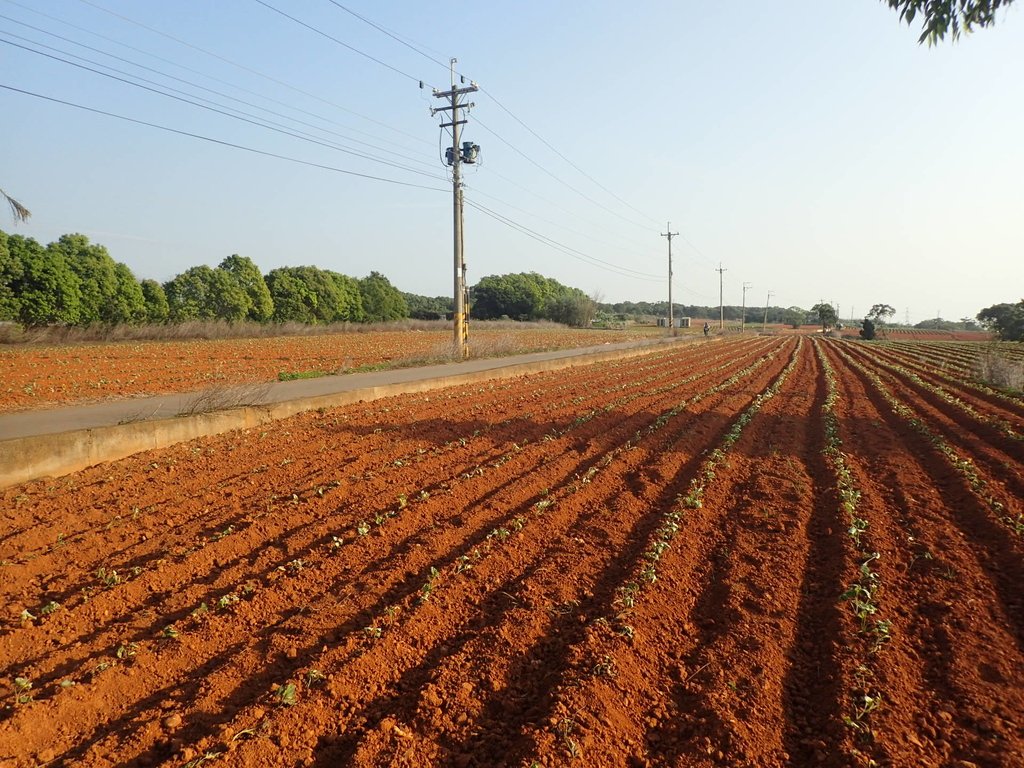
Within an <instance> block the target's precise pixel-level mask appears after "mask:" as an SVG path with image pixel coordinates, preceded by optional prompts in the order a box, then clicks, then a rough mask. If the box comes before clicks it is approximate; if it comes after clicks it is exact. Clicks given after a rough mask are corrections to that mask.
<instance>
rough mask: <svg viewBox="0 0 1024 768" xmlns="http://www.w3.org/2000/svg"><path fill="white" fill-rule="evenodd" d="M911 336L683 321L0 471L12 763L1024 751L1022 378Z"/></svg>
mask: <svg viewBox="0 0 1024 768" xmlns="http://www.w3.org/2000/svg"><path fill="white" fill-rule="evenodd" d="M924 351H927V352H928V354H927V355H925V354H923V352H924ZM953 351H954V352H955V351H956V350H953ZM912 352H913V349H912V348H911V347H905V346H904V345H898V346H893V347H892V348H888V347H881V346H877V345H870V346H869V345H862V344H859V343H850V342H842V341H838V340H828V339H812V338H799V337H748V338H730V339H726V340H723V341H718V342H714V343H707V344H704V343H696V344H688V345H683V346H680V347H675V348H670V349H660V350H658V351H654V352H652V353H651V354H649V355H646V356H642V357H639V358H631V359H629V360H623V361H613V362H605V363H600V364H594V365H590V366H583V367H579V368H575V369H571V370H569V371H559V372H553V373H544V374H536V375H531V376H524V377H520V378H517V379H509V380H502V381H500V382H494V383H491V384H475V385H472V386H465V387H456V388H451V389H446V390H440V391H435V392H431V393H429V394H419V395H405V396H400V397H394V398H388V399H383V400H378V401H375V402H371V403H362V404H357V405H352V406H346V407H342V408H337V409H326V410H322V411H319V412H311V413H308V414H304V415H301V416H296V417H293V418H290V419H287V420H283V421H280V422H277V423H276V424H275V425H274V426H272V427H270V428H267V429H265V430H252V431H239V432H234V433H229V434H225V435H222V436H219V437H216V438H204V439H201V440H197V441H194V442H190V443H186V444H181V445H178V446H174V447H172V448H168V449H164V450H158V451H151V452H147V453H144V454H139V455H137V456H135V457H132V458H130V459H126V460H122V461H118V462H112V463H108V464H104V465H101V466H97V467H94V468H92V469H90V470H87V471H84V472H80V473H76V474H74V475H69V476H67V477H63V478H59V479H47V480H41V481H37V482H33V483H29V484H25V485H22V486H19V487H15V488H10V489H7V490H5V491H2V492H0V574H2V578H0V591H2V596H3V604H4V606H5V609H4V614H3V616H2V625H0V666H2V668H3V678H4V685H5V686H6V689H7V690H6V692H5V693H4V694H3V698H2V700H0V764H3V765H5V766H8V765H9V766H15V767H19V768H20V767H21V766H34V765H40V764H53V765H67V766H88V767H92V766H119V767H121V766H124V767H127V766H157V765H161V766H163V765H166V766H189V768H196V767H197V766H199V765H209V766H221V765H223V766H251V765H267V766H349V765H351V766H361V767H362V766H365V767H367V768H368V767H369V766H424V765H444V766H448V765H451V766H512V767H514V768H520V767H523V768H525V767H527V766H535V765H536V766H563V765H587V766H655V765H658V766H660V765H682V766H790V765H796V766H804V765H814V766H818V765H821V766H867V765H878V766H959V767H960V768H971V766H1020V765H1021V756H1022V755H1024V590H1022V589H1021V588H1020V585H1021V584H1022V583H1024V557H1022V555H1024V544H1022V539H1021V537H1022V534H1024V517H1022V514H1024V502H1022V499H1024V476H1022V469H1024V442H1022V435H1024V404H1022V403H1021V401H1020V400H1019V399H1016V398H1014V397H1012V396H1009V395H1006V394H1005V393H1001V392H998V391H995V390H991V389H988V388H986V387H983V386H980V385H974V384H970V383H968V382H966V381H963V380H961V379H959V378H957V377H956V376H955V375H954V374H953V373H950V370H951V369H954V370H955V366H945V365H941V364H939V362H941V357H942V355H943V354H945V353H944V352H943V351H942V350H938V351H936V350H934V349H929V350H925V349H924V348H923V347H922V355H921V356H917V355H914V354H912ZM935 360H938V361H939V362H935Z"/></svg>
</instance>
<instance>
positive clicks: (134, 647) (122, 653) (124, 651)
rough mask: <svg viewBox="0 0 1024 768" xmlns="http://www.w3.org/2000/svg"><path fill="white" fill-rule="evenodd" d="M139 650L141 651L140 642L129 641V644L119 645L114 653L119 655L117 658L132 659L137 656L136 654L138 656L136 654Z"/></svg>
mask: <svg viewBox="0 0 1024 768" xmlns="http://www.w3.org/2000/svg"><path fill="white" fill-rule="evenodd" d="M138 652H139V644H138V643H128V644H127V645H125V644H121V645H119V646H118V647H117V650H116V651H115V652H114V655H115V656H117V658H118V659H120V660H121V661H131V660H132V659H134V658H135V656H136V654H137V653H138Z"/></svg>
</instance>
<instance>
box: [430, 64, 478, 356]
mask: <svg viewBox="0 0 1024 768" xmlns="http://www.w3.org/2000/svg"><path fill="white" fill-rule="evenodd" d="M457 61H458V60H457V59H452V60H451V61H450V65H451V80H452V87H451V90H448V91H439V90H437V89H436V88H435V89H434V98H437V99H448V101H449V106H447V107H437V108H433V107H432V108H431V109H430V114H431V116H433V115H436V114H437V113H438V112H449V111H450V112H451V122H448V123H441V127H442V128H449V127H450V128H451V129H452V145H451V147H449V148H448V150H447V151H446V153H445V154H446V156H447V161H448V165H450V166H451V167H452V204H453V205H452V207H453V212H452V222H453V227H452V228H453V240H454V251H455V291H454V293H455V296H454V299H455V302H454V305H455V306H454V308H455V312H454V313H453V314H454V320H455V323H454V326H455V327H454V331H455V335H454V339H455V351H456V353H457V354H458V356H459V357H460V358H465V357H469V323H468V322H466V321H467V317H466V315H467V309H468V306H469V302H468V301H466V263H465V261H464V260H463V257H462V171H461V165H462V163H475V162H476V158H477V154H478V153H479V152H480V147H478V146H477V145H476V144H471V143H470V142H468V141H467V142H465V143H463V144H461V146H460V143H459V139H460V138H461V135H462V130H461V128H460V126H462V125H465V124H466V122H467V121H466V120H465V119H460V117H459V110H464V111H465V112H468V111H469V109H470V108H471V107H473V106H476V105H475V104H474V103H473V102H466V101H464V100H462V101H460V99H459V97H460V96H464V95H465V94H467V93H475V92H476V91H478V90H480V89H479V87H478V86H477V84H476V83H474V82H472V81H470V83H469V85H468V86H466V87H465V88H456V87H455V64H456V62H457ZM465 81H466V79H465V78H462V82H465Z"/></svg>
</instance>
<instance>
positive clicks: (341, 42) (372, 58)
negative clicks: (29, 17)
mask: <svg viewBox="0 0 1024 768" xmlns="http://www.w3.org/2000/svg"><path fill="white" fill-rule="evenodd" d="M82 2H86V0H82ZM255 2H257V3H259V4H260V5H262V6H263V7H264V8H268V9H270V10H271V11H273V12H274V13H278V14H280V15H281V16H284V17H285V18H286V19H291V20H292V21H294V22H295V23H296V24H299V25H300V26H303V27H305V28H306V29H308V30H310V31H311V32H316V33H317V34H318V35H321V36H323V37H326V38H327V39H328V40H332V41H334V42H335V43H337V44H338V45H340V46H342V47H343V48H347V49H348V50H350V51H352V52H353V53H358V54H359V55H360V56H362V57H364V58H367V59H369V60H370V61H373V62H376V63H377V64H380V65H381V66H382V67H385V68H387V69H390V70H391V71H392V72H397V73H398V74H399V75H401V76H402V77H407V78H409V79H410V80H412V81H413V82H415V83H420V84H421V85H422V84H423V82H424V81H423V79H422V78H419V77H416V76H415V75H410V74H409V73H408V72H403V71H402V70H400V69H399V68H398V67H393V66H391V65H390V64H388V63H387V62H386V61H382V60H380V59H378V58H377V57H376V56H371V55H370V54H368V53H367V52H366V51H361V50H359V49H358V48H356V47H355V46H353V45H349V44H348V43H346V42H345V41H344V40H339V39H338V38H336V37H334V35H331V34H329V33H327V32H324V31H323V30H322V29H319V28H317V27H314V26H313V25H312V24H307V23H306V22H304V21H303V20H302V19H299V18H296V17H295V16H292V15H291V14H288V13H285V12H284V11H282V10H281V9H280V8H275V7H274V6H272V5H271V4H270V3H267V2H264V0H255Z"/></svg>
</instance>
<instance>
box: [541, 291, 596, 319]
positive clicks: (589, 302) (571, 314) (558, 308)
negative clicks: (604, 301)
mask: <svg viewBox="0 0 1024 768" xmlns="http://www.w3.org/2000/svg"><path fill="white" fill-rule="evenodd" d="M596 310H597V304H596V302H594V300H593V299H591V298H590V297H589V296H587V295H586V294H585V293H583V291H581V290H580V289H579V288H569V289H567V290H565V291H563V292H562V293H561V295H559V296H557V297H556V298H555V299H554V300H553V301H551V302H550V304H549V306H548V309H547V312H546V314H547V316H548V319H549V320H554V321H555V322H556V323H564V324H565V325H570V326H572V327H574V328H587V327H589V326H590V323H591V321H592V320H593V319H594V313H595V312H596Z"/></svg>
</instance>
